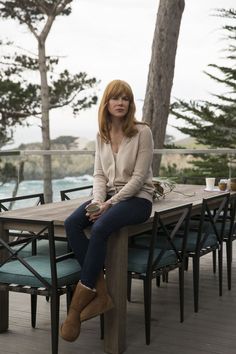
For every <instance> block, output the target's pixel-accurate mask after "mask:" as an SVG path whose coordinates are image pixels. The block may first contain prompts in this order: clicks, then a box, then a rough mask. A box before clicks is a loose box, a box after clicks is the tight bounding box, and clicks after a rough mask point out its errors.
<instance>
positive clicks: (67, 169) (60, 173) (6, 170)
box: [0, 149, 236, 201]
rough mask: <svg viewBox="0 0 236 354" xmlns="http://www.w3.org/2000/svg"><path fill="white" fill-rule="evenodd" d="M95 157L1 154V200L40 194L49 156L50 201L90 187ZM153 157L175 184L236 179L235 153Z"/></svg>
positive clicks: (82, 153)
mask: <svg viewBox="0 0 236 354" xmlns="http://www.w3.org/2000/svg"><path fill="white" fill-rule="evenodd" d="M94 154H95V152H94V150H49V151H48V150H47V151H44V150H15V151H13V150H11V151H0V173H1V175H0V199H1V198H6V197H11V196H12V195H13V193H15V195H25V194H31V193H39V192H41V193H42V192H43V158H42V157H43V155H51V158H52V186H53V200H54V201H56V200H60V191H61V190H64V189H70V188H76V187H80V186H83V185H86V184H91V183H92V181H93V177H92V175H93V167H94ZM154 154H155V155H156V154H157V155H161V167H160V170H159V176H160V177H162V178H169V179H173V180H174V181H175V182H177V183H187V184H203V183H204V181H205V177H216V178H226V179H228V178H232V177H236V149H155V150H154ZM206 157H211V160H210V161H209V166H207V165H206V168H205V169H203V167H201V170H199V168H196V162H197V163H199V162H200V163H202V162H204V161H205V160H206ZM205 162H206V163H207V160H206V161H205ZM210 164H213V165H214V166H210ZM213 167H218V169H217V168H215V169H213V170H214V171H215V172H214V173H215V175H212V172H211V168H213ZM199 171H201V172H199ZM154 176H156V174H155V172H154ZM16 189H17V190H16ZM84 193H86V192H85V191H81V192H80V194H84Z"/></svg>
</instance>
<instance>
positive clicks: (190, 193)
mask: <svg viewBox="0 0 236 354" xmlns="http://www.w3.org/2000/svg"><path fill="white" fill-rule="evenodd" d="M219 193H222V192H220V191H213V192H206V191H204V186H196V185H177V186H176V188H175V189H174V191H172V192H171V193H169V194H168V195H166V197H165V198H164V199H163V198H162V199H160V200H157V201H155V202H154V204H153V210H152V215H151V217H150V219H149V220H148V221H147V222H145V223H143V224H139V225H134V226H129V227H124V228H122V229H121V230H120V231H119V232H117V233H116V234H113V235H112V236H111V237H110V239H109V241H108V250H107V258H106V277H107V283H108V289H109V292H110V294H111V296H112V298H113V301H114V303H115V307H114V309H112V310H111V311H109V312H108V313H106V314H105V338H104V351H105V352H106V353H112V354H119V353H123V352H124V351H125V349H126V303H127V301H126V294H127V254H128V237H129V236H132V235H135V234H137V233H140V232H142V231H146V230H148V229H150V228H151V226H152V220H153V214H154V212H155V211H162V210H168V209H171V208H172V207H176V206H179V205H181V204H186V203H192V204H193V212H194V211H196V210H197V209H199V208H200V207H201V204H202V199H203V198H206V197H210V196H214V195H218V194H219ZM87 199H88V198H79V199H73V200H68V201H63V202H55V203H50V204H44V205H39V206H37V207H30V208H23V209H18V210H14V211H7V212H3V213H1V214H0V234H1V237H4V235H5V237H7V230H9V229H14V230H31V231H37V230H38V229H39V226H37V221H39V220H44V221H52V220H53V221H54V224H55V234H56V235H62V236H65V232H64V220H65V219H66V218H67V216H69V215H70V214H71V213H72V212H73V211H74V210H75V208H77V207H78V206H79V205H80V204H81V203H82V202H83V201H85V200H87ZM3 218H4V220H3ZM14 218H15V219H16V218H17V219H20V221H21V222H20V223H17V222H15V221H14ZM26 219H30V220H32V223H31V224H27V225H26V224H24V220H26ZM7 329H8V293H7V292H4V291H0V332H3V331H6V330H7Z"/></svg>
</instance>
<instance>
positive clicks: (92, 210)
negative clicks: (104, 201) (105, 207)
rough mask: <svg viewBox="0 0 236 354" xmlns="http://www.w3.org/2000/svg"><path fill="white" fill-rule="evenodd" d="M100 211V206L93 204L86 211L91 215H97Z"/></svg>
mask: <svg viewBox="0 0 236 354" xmlns="http://www.w3.org/2000/svg"><path fill="white" fill-rule="evenodd" d="M99 210H100V206H99V204H97V203H91V204H89V205H88V206H87V207H86V211H87V213H89V214H93V213H97V212H98V211H99Z"/></svg>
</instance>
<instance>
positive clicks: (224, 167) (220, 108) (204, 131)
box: [171, 9, 236, 177]
mask: <svg viewBox="0 0 236 354" xmlns="http://www.w3.org/2000/svg"><path fill="white" fill-rule="evenodd" d="M216 15H217V16H221V17H224V18H226V19H227V24H226V25H224V26H223V27H222V30H223V31H224V33H226V37H225V39H226V40H227V47H226V48H225V49H224V52H225V59H226V63H227V64H226V65H217V64H209V70H210V71H209V70H208V71H207V72H205V74H206V75H208V77H210V78H211V79H212V80H214V81H215V82H216V83H217V84H219V85H220V86H221V87H223V88H222V93H221V94H212V101H199V100H198V101H197V100H195V101H190V102H187V101H185V100H182V99H178V100H177V101H176V102H174V103H173V104H172V105H171V113H172V114H173V115H174V116H175V117H176V118H177V119H182V120H184V121H185V123H187V124H185V126H184V127H179V126H178V127H176V128H177V129H178V130H179V131H181V132H182V133H184V134H187V135H189V136H191V137H194V138H195V139H196V141H197V142H198V143H199V144H204V145H206V146H208V147H209V148H236V65H235V59H236V24H235V21H236V10H235V9H228V10H226V9H218V10H217V12H216ZM230 159H231V157H229V156H227V155H211V156H210V155H204V156H203V155H199V158H198V159H197V160H194V161H193V165H194V166H195V168H196V172H197V174H198V175H199V174H202V175H204V174H205V175H211V176H218V177H219V176H221V177H223V176H224V177H227V176H228V173H229V167H228V165H229V161H230Z"/></svg>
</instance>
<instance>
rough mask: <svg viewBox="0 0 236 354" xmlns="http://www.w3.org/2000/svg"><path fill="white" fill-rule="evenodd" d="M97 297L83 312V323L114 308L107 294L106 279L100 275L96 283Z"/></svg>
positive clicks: (81, 317) (81, 318) (81, 316)
mask: <svg viewBox="0 0 236 354" xmlns="http://www.w3.org/2000/svg"><path fill="white" fill-rule="evenodd" d="M96 291H97V295H96V297H95V298H94V299H93V300H92V301H91V302H90V303H89V304H88V305H87V306H86V307H85V308H84V309H83V311H81V315H80V320H81V322H83V321H86V320H89V319H90V318H92V317H95V316H98V315H101V314H102V313H104V312H107V311H109V310H110V309H112V308H113V307H114V304H113V301H112V299H111V297H110V295H109V294H108V292H107V285H106V281H105V279H104V274H103V272H101V273H100V274H99V277H98V280H97V283H96Z"/></svg>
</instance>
